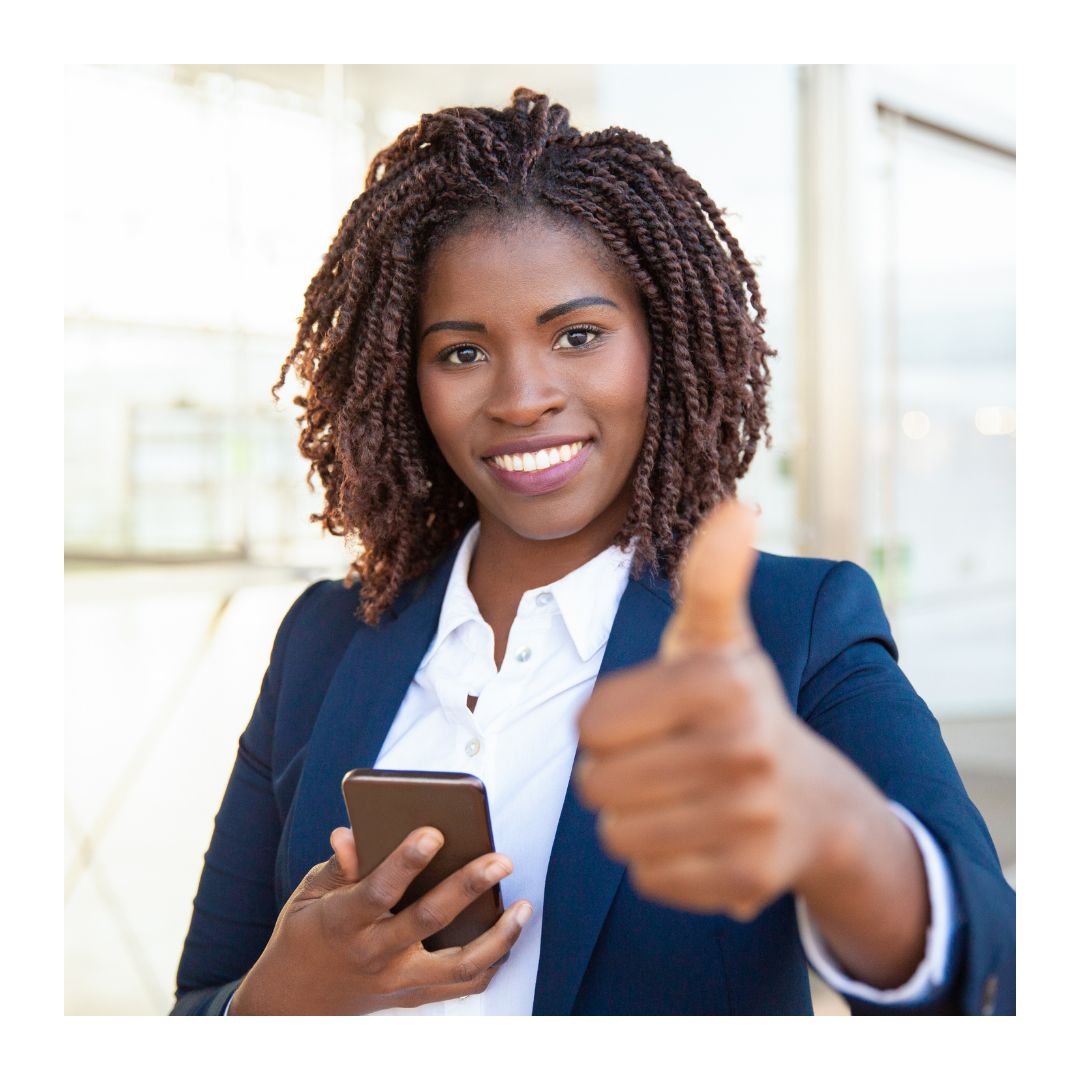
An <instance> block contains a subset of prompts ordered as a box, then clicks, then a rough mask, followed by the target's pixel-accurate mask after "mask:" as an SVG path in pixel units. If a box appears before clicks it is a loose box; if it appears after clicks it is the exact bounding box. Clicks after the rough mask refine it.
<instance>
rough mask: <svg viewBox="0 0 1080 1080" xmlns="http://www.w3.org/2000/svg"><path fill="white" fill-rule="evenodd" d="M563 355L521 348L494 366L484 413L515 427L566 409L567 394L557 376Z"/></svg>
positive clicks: (527, 424) (529, 424) (490, 417)
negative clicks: (545, 355)
mask: <svg viewBox="0 0 1080 1080" xmlns="http://www.w3.org/2000/svg"><path fill="white" fill-rule="evenodd" d="M559 360H560V358H558V357H556V358H548V357H538V356H537V355H536V354H535V353H533V352H527V351H522V352H520V353H518V354H517V355H515V356H512V357H505V356H504V357H503V358H502V360H501V362H500V363H498V364H496V365H495V378H494V379H493V381H492V383H491V393H490V394H489V395H488V399H487V402H486V403H485V405H484V413H485V415H486V416H487V417H488V418H489V419H491V420H496V421H502V422H503V423H506V424H511V425H513V426H514V427H531V426H532V425H533V424H535V423H536V422H537V421H538V420H540V419H541V418H542V417H543V416H544V415H545V414H546V413H549V412H550V413H558V412H561V411H562V410H563V409H565V408H566V403H567V400H568V394H567V390H566V387H565V384H564V382H563V380H562V379H561V378H559V375H558V364H559Z"/></svg>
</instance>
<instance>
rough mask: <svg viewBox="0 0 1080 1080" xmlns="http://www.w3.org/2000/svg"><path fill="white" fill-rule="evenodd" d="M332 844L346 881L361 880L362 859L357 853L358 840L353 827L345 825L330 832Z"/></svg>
mask: <svg viewBox="0 0 1080 1080" xmlns="http://www.w3.org/2000/svg"><path fill="white" fill-rule="evenodd" d="M330 846H331V847H332V848H333V849H334V854H335V855H336V856H337V862H338V867H339V869H340V871H341V874H342V876H343V877H344V879H345V880H346V881H349V882H356V881H359V880H360V859H359V857H358V856H357V854H356V841H355V840H354V839H353V831H352V829H348V828H345V827H344V826H342V827H340V828H337V829H335V830H334V831H333V832H332V833H331V834H330Z"/></svg>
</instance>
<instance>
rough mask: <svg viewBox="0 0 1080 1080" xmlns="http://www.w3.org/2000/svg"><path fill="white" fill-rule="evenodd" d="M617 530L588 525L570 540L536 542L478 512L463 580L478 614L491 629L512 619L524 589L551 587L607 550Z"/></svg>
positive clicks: (569, 537) (560, 538)
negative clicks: (476, 533)
mask: <svg viewBox="0 0 1080 1080" xmlns="http://www.w3.org/2000/svg"><path fill="white" fill-rule="evenodd" d="M599 524H600V523H599V522H593V526H598V525H599ZM616 532H617V529H615V528H610V527H607V528H597V527H590V528H588V529H583V530H581V531H580V532H577V533H574V534H572V535H570V536H564V537H558V538H555V539H549V540H535V539H530V538H528V537H523V536H520V535H519V534H518V533H515V532H514V531H513V530H512V529H509V528H508V527H507V526H506V525H504V524H503V523H502V522H499V521H497V520H494V519H492V518H490V517H487V516H485V515H483V514H482V515H481V518H480V534H479V536H478V537H477V541H476V549H475V550H474V551H473V557H472V562H471V563H470V565H469V576H468V582H469V590H470V591H471V592H472V594H473V597H474V599H475V600H476V606H477V607H478V608H479V609H480V613H481V615H483V616H484V618H485V619H486V620H487V621H488V622H489V623H492V624H493V625H494V622H493V620H505V619H508V618H509V619H512V618H513V616H514V614H515V613H516V612H517V608H518V604H519V603H520V602H521V597H522V595H523V594H524V593H525V592H526V591H527V590H529V589H538V588H540V587H541V586H543V585H550V584H551V583H552V582H555V581H558V580H559V579H560V578H564V577H566V575H567V574H569V573H571V572H572V571H574V570H576V569H577V568H578V567H579V566H584V565H585V563H587V562H588V561H589V560H590V559H594V558H596V556H597V555H599V554H600V552H602V551H604V550H605V549H607V548H609V547H610V546H611V544H612V543H613V542H614V539H615V533H616Z"/></svg>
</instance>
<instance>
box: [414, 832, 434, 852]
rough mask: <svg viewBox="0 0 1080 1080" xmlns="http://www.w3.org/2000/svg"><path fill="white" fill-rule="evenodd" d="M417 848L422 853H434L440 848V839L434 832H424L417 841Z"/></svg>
mask: <svg viewBox="0 0 1080 1080" xmlns="http://www.w3.org/2000/svg"><path fill="white" fill-rule="evenodd" d="M416 850H417V851H419V852H420V854H421V855H433V854H434V853H435V852H436V851H438V850H439V841H438V838H437V837H436V836H435V834H434V833H424V835H423V836H421V837H420V839H419V840H417V841H416Z"/></svg>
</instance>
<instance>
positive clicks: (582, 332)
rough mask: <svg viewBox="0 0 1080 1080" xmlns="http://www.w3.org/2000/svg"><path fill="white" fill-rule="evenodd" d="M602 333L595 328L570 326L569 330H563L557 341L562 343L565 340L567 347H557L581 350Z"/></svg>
mask: <svg viewBox="0 0 1080 1080" xmlns="http://www.w3.org/2000/svg"><path fill="white" fill-rule="evenodd" d="M602 333H603V331H602V330H600V329H599V328H598V327H595V326H571V327H570V329H569V330H564V331H563V332H562V333H561V334H560V335H559V337H558V339H557V340H558V341H562V340H563V339H564V338H565V339H566V341H567V345H566V346H557V347H559V348H570V349H582V348H584V347H585V346H586V345H591V344H592V343H593V340H594V339H595V338H598V337H599V336H600V335H601V334H602Z"/></svg>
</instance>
